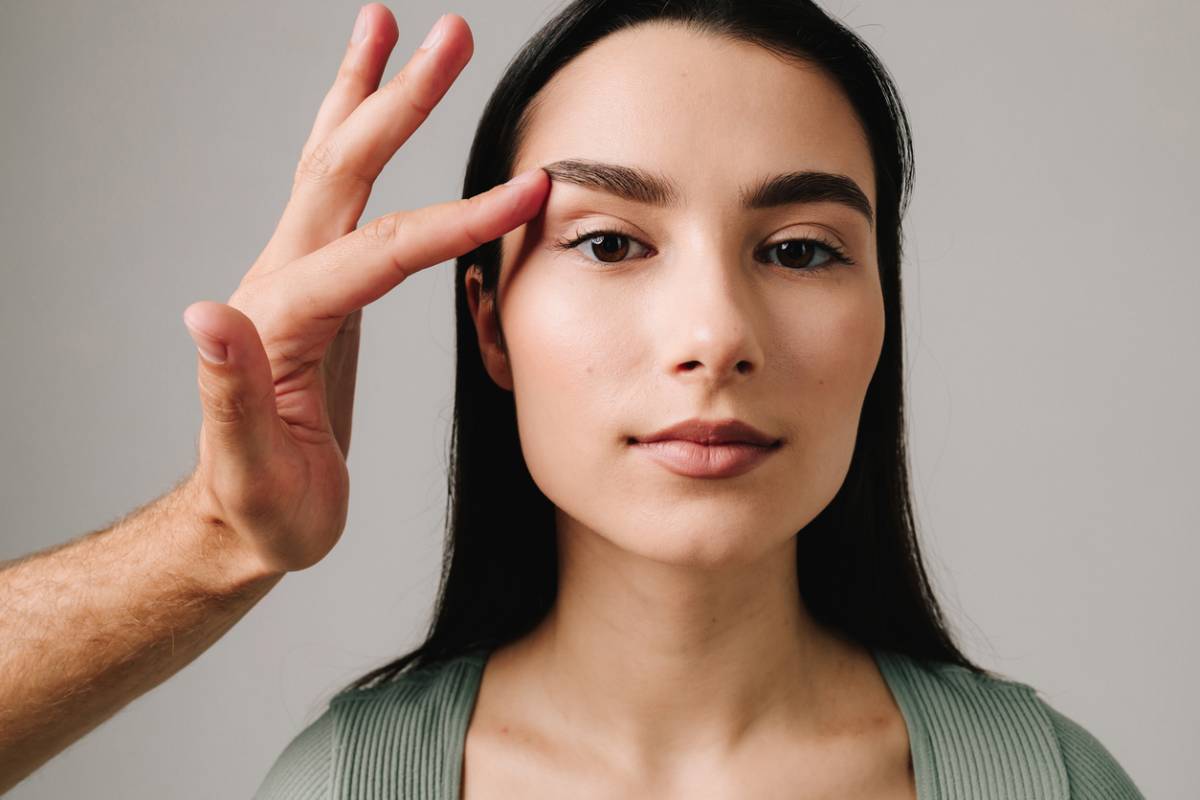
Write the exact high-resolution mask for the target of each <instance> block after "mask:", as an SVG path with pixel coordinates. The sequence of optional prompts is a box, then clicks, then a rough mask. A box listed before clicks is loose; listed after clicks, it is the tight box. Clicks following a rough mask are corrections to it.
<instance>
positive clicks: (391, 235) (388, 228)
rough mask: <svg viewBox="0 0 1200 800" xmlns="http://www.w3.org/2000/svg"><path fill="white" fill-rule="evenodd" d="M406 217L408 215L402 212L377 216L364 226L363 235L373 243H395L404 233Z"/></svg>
mask: <svg viewBox="0 0 1200 800" xmlns="http://www.w3.org/2000/svg"><path fill="white" fill-rule="evenodd" d="M405 218H406V215H405V214H400V213H397V214H385V215H383V216H382V217H377V218H376V219H373V220H371V221H370V222H368V223H367V224H366V225H364V226H363V227H362V234H363V237H364V238H365V239H367V240H368V241H370V242H372V243H373V244H380V245H390V244H393V243H395V242H397V241H399V240H400V237H401V235H402V234H403V230H404V220H405Z"/></svg>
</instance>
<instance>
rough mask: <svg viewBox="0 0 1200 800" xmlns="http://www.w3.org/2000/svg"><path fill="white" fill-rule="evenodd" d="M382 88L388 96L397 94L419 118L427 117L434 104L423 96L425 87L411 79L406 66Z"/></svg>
mask: <svg viewBox="0 0 1200 800" xmlns="http://www.w3.org/2000/svg"><path fill="white" fill-rule="evenodd" d="M384 88H385V90H386V93H387V94H388V95H389V96H396V95H399V99H400V100H401V101H402V102H403V103H404V104H405V105H407V106H408V107H409V108H410V109H411V110H412V111H414V112H416V114H417V115H418V116H420V117H421V118H425V117H428V116H429V114H430V113H431V112H432V111H433V106H434V104H433V103H431V102H428V101H427V100H426V98H425V97H424V95H425V94H426V92H425V91H424V89H426V88H427V87H424V86H422V84H421V82H420V81H417V80H413V77H412V75H410V74H409V71H408V69H407V68H405V69H402V70H400V71H399V72H397V73H396V77H394V78H392V79H391V80H390V81H388V83H387V84H386V85H385V87H384Z"/></svg>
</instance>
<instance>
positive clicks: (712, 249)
mask: <svg viewBox="0 0 1200 800" xmlns="http://www.w3.org/2000/svg"><path fill="white" fill-rule="evenodd" d="M535 103H536V107H535V108H534V110H533V113H532V120H531V127H530V128H529V131H528V136H527V138H526V139H525V141H524V142H523V144H522V147H521V150H520V152H519V153H518V157H517V163H516V165H515V167H514V170H513V172H514V174H516V173H517V172H521V171H523V170H525V169H528V168H531V167H534V166H544V167H549V166H550V165H552V164H554V163H555V162H559V161H563V160H570V161H573V162H580V161H586V162H601V163H604V164H611V165H621V166H623V167H628V168H632V169H636V170H641V171H644V172H646V173H649V174H650V175H652V176H656V177H658V178H659V179H660V180H662V181H665V182H668V183H669V185H670V187H671V190H672V192H673V193H674V195H675V196H674V197H673V198H672V199H671V202H659V201H660V200H661V198H653V197H652V196H647V195H645V194H644V193H641V192H633V194H634V197H621V196H618V194H615V193H611V192H608V191H604V190H603V189H601V188H599V186H598V185H596V179H595V178H589V177H586V176H587V174H588V173H587V171H586V170H583V169H580V168H579V167H578V165H576V166H575V167H574V168H570V169H568V168H565V167H564V168H561V172H563V173H564V174H568V175H573V176H574V180H572V179H568V178H564V179H557V178H556V179H555V180H554V182H553V183H552V186H551V189H550V194H549V197H548V199H547V201H546V204H545V206H544V207H543V209H542V211H541V212H540V213H539V215H538V216H537V217H535V218H534V219H533V220H531V221H530V222H529V223H527V224H526V225H523V226H521V227H519V228H517V229H515V230H513V231H512V232H510V233H509V234H507V235H506V236H504V238H503V240H502V251H503V262H502V265H501V272H500V280H499V301H498V304H499V318H500V326H501V328H502V331H503V333H502V339H501V338H499V337H498V335H497V330H496V327H495V321H494V317H493V316H492V314H493V311H492V305H493V302H494V300H493V298H491V297H487V296H484V297H482V298H481V297H480V296H479V294H478V286H479V284H478V275H477V273H475V272H474V270H472V271H470V272H468V277H467V281H468V284H467V285H468V290H469V291H468V296H469V297H470V298H471V307H472V314H473V316H474V318H475V324H476V329H477V331H478V333H479V342H480V347H481V350H482V352H483V354H484V361H485V365H486V367H487V369H488V372H489V374H490V375H491V376H492V378H493V380H495V381H496V382H497V383H498V384H499V385H500V386H502V387H504V388H506V389H509V390H511V391H513V392H514V396H515V403H516V409H517V422H518V429H519V434H520V440H521V446H522V449H523V451H524V455H525V460H526V462H527V464H528V467H529V471H530V473H531V475H532V476H533V479H534V481H535V482H536V483H537V485H538V487H539V488H540V489H541V490H542V491H543V492H544V493H545V494H546V496H547V497H548V498H549V499H550V500H551V501H552V502H553V503H554V504H555V505H556V506H557V507H558V509H559V512H558V524H559V531H560V534H561V533H563V531H564V526H566V530H567V531H570V532H582V533H589V532H590V533H593V534H596V535H598V536H600V537H603V538H604V539H606V540H607V541H609V542H611V543H612V544H614V545H616V546H618V547H620V548H622V549H625V550H629V551H634V552H637V553H638V554H640V555H643V556H645V557H648V558H652V559H655V560H658V561H663V562H669V563H676V564H692V565H698V566H716V565H720V564H723V563H733V562H750V561H752V560H754V559H755V558H758V557H761V556H763V555H764V554H765V553H766V552H767V551H769V550H772V549H774V548H778V547H779V546H781V545H784V544H787V543H788V542H789V539H790V537H792V536H793V535H794V534H795V533H796V532H797V531H799V530H800V529H801V528H803V527H804V526H805V525H806V524H808V522H809V521H810V520H812V519H813V517H815V516H816V515H817V514H818V513H819V512H820V511H821V509H823V508H824V507H825V506H826V505H827V504H828V503H829V502H830V500H832V498H833V496H834V495H835V494H836V493H837V490H838V488H839V487H840V486H841V484H842V481H843V479H844V477H845V475H846V471H847V468H848V467H849V463H850V458H851V454H852V452H853V449H854V443H855V436H856V431H857V425H858V419H859V413H860V411H861V409H862V403H863V399H864V396H865V394H866V390H867V385H868V383H869V381H870V379H871V376H872V374H873V372H874V370H875V365H876V363H877V361H878V359H879V354H880V349H881V347H882V344H883V331H884V309H883V298H882V295H881V292H880V284H879V275H878V266H877V258H876V248H875V233H874V230H873V227H872V223H871V221H870V219H869V218H868V217H869V216H871V217H873V216H874V212H873V209H874V208H875V195H874V173H873V167H872V162H871V157H870V151H869V149H868V144H867V140H866V138H865V134H864V133H863V130H862V128H861V127H860V125H859V123H858V121H857V118H856V117H855V115H854V112H853V110H852V108H851V106H850V104H849V102H848V101H847V100H846V99H845V97H844V96H843V94H842V93H841V91H840V89H839V88H838V87H837V85H836V84H835V83H834V82H833V80H832V79H830V78H828V77H826V76H825V75H824V74H822V73H821V72H819V71H817V69H816V68H814V67H810V66H806V65H799V64H797V63H793V62H788V61H784V60H783V59H782V58H780V57H778V56H775V55H773V54H771V53H770V52H768V51H767V50H765V49H763V48H760V47H758V46H755V45H750V44H746V43H741V42H733V41H729V40H725V39H720V38H716V37H714V36H711V35H702V34H697V33H695V32H688V31H685V30H683V29H681V28H678V27H670V26H666V25H663V24H652V25H646V26H642V27H640V28H633V29H625V30H623V31H620V32H618V33H616V34H613V35H611V36H608V37H606V38H605V39H602V40H601V41H600V42H598V43H597V44H596V46H594V47H593V48H591V49H590V50H588V51H587V52H585V53H584V54H582V55H581V56H579V57H577V58H576V59H574V60H573V61H572V62H571V63H570V64H568V65H567V66H566V67H565V68H564V69H562V70H561V71H560V72H559V73H558V74H557V75H556V76H555V78H554V80H553V81H552V82H551V83H550V84H548V85H547V86H546V87H545V88H544V89H543V90H542V91H541V92H540V93H539V95H538V97H537V98H536V100H535ZM805 171H817V172H824V173H831V174H833V175H835V176H843V177H845V178H848V179H849V181H852V182H853V184H854V185H856V186H857V187H858V188H859V189H860V190H861V193H862V195H863V199H864V201H865V204H869V207H868V208H867V209H863V208H856V207H855V205H854V203H853V202H845V201H843V200H841V199H837V198H836V197H835V196H832V195H829V194H828V193H827V194H826V195H825V197H826V199H818V200H816V201H814V200H813V199H811V197H810V198H809V199H808V200H806V201H803V202H801V201H799V200H797V199H796V198H797V196H798V195H797V194H796V193H795V192H794V191H793V192H789V191H782V192H771V193H768V194H769V195H773V197H768V198H767V199H768V200H771V201H772V202H769V203H766V204H764V203H753V204H751V206H761V207H745V206H744V205H743V193H749V192H751V191H752V190H753V189H754V188H755V187H758V186H759V184H760V183H761V182H762V181H764V180H768V179H771V178H773V177H775V176H778V175H781V174H784V173H792V172H805ZM551 172H552V175H553V173H554V170H553V168H551ZM576 181H584V182H585V183H588V184H589V185H582V184H580V183H577V182H576ZM623 185H625V186H626V187H627V188H629V187H631V186H632V184H631V182H629V181H624V182H623ZM803 185H804V184H803V181H794V182H792V183H790V184H787V183H785V184H784V188H785V189H786V187H788V186H790V187H791V188H792V189H793V190H794V189H796V188H797V187H802V186H803ZM851 188H852V189H853V186H851ZM638 198H640V200H641V201H639V199H638ZM781 200H782V202H781ZM864 212H869V214H868V213H864ZM597 231H603V232H611V233H609V235H607V236H605V235H600V236H592V235H589V236H586V237H585V238H584V239H583V241H582V242H580V243H579V244H577V245H574V246H567V247H560V246H559V245H560V243H563V242H568V243H569V242H570V241H573V240H575V239H577V238H578V237H579V236H581V235H583V234H592V233H593V232H597ZM802 239H809V240H816V241H814V242H809V243H803V242H799V241H796V240H802ZM785 243H786V244H785ZM781 245H782V246H781ZM839 250H840V251H842V252H843V253H844V254H845V255H846V256H848V257H849V258H850V259H852V260H853V262H854V263H853V264H845V263H842V262H841V261H839V260H838V255H837V252H838V251H839ZM690 418H700V419H704V420H721V419H728V418H737V419H740V420H743V421H745V422H748V423H750V424H751V425H753V426H755V427H757V428H759V429H760V430H762V431H765V432H766V433H768V434H769V435H770V436H772V437H775V438H778V439H782V440H783V442H782V444H781V445H779V446H778V447H777V448H775V449H774V450H773V451H772V452H771V453H770V454H769V455H767V457H766V458H765V459H762V460H761V461H760V462H759V463H758V464H757V466H755V467H754V468H752V469H750V470H749V471H744V472H742V473H741V474H737V475H734V476H727V477H693V476H689V475H684V474H679V473H678V472H677V471H674V470H672V469H670V468H668V467H666V466H664V465H663V464H662V463H661V462H660V461H659V460H657V459H656V458H654V457H652V455H651V450H650V448H647V447H645V446H644V445H638V444H631V443H630V440H631V438H637V437H644V436H646V435H648V434H651V433H653V432H655V431H658V430H660V429H662V428H665V427H667V426H670V425H673V424H675V423H677V422H681V421H683V420H687V419H690ZM695 447H700V446H699V445H696V446H695ZM707 452H713V451H707Z"/></svg>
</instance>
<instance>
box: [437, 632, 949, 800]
mask: <svg viewBox="0 0 1200 800" xmlns="http://www.w3.org/2000/svg"><path fill="white" fill-rule="evenodd" d="M867 651H868V652H869V653H870V654H871V658H872V659H873V660H874V661H875V666H876V667H877V668H878V669H879V674H880V675H881V676H882V677H883V682H884V684H885V685H886V686H887V689H888V692H890V693H891V695H892V700H893V701H894V702H895V703H896V706H897V707H898V708H899V709H900V716H901V717H902V718H903V719H904V728H905V730H906V731H907V732H908V755H909V758H910V759H912V765H913V783H914V784H915V786H916V800H940V796H939V794H938V792H937V789H936V783H935V780H934V779H935V766H934V761H933V749H932V744H931V743H930V740H929V731H928V729H927V728H926V726H925V722H924V719H923V718H922V716H921V713H920V706H919V704H918V703H917V702H916V699H915V698H914V697H913V696H912V695H911V693H910V690H909V681H908V679H907V677H906V675H905V670H906V668H907V667H908V662H909V658H908V657H907V656H906V655H904V654H903V653H898V652H894V651H891V650H884V649H879V648H873V647H868V648H867ZM491 653H492V651H491V649H481V650H475V651H473V652H471V653H468V654H466V656H465V658H466V659H467V660H468V661H469V662H470V663H471V665H472V666H473V667H474V669H472V670H471V671H470V674H469V675H468V677H467V679H466V680H467V691H468V692H469V702H466V703H463V704H462V706H461V707H462V708H463V709H464V711H463V713H462V714H461V715H460V717H459V719H458V729H457V730H456V732H455V739H454V742H455V750H456V752H455V754H454V757H453V758H454V761H453V763H456V764H457V765H458V768H457V769H456V770H452V771H451V775H452V776H453V778H452V780H451V786H450V794H449V797H448V800H461V797H462V776H463V771H464V765H465V757H466V745H467V731H468V729H469V727H470V722H471V717H472V715H473V714H474V713H475V704H476V702H477V701H478V699H479V688H480V686H481V684H482V683H483V670H484V667H485V666H487V661H488V658H489V657H490V656H491Z"/></svg>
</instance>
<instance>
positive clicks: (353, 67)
mask: <svg viewBox="0 0 1200 800" xmlns="http://www.w3.org/2000/svg"><path fill="white" fill-rule="evenodd" d="M369 73H370V71H369V70H368V69H367V66H366V62H365V61H364V60H362V59H356V58H351V59H347V60H346V61H343V62H342V65H341V66H340V67H338V71H337V77H336V78H334V81H333V85H334V87H336V88H338V89H340V88H343V87H344V88H347V89H352V90H355V91H362V90H363V89H365V88H368V86H369V84H368V81H370V79H371V78H370V74H369Z"/></svg>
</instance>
